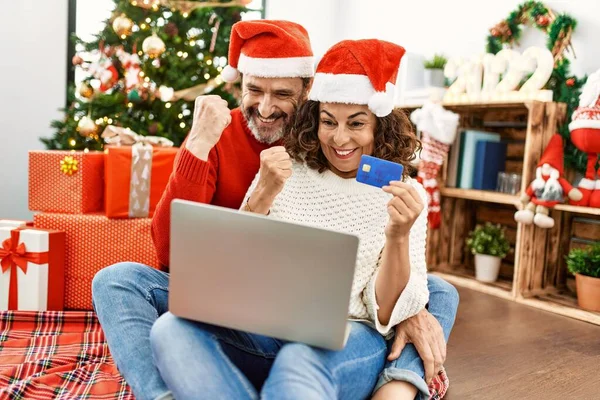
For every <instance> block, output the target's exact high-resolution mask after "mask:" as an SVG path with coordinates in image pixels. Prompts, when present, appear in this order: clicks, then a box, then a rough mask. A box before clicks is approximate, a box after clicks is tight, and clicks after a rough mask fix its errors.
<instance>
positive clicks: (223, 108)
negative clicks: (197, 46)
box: [92, 20, 458, 399]
mask: <svg viewBox="0 0 600 400" xmlns="http://www.w3.org/2000/svg"><path fill="white" fill-rule="evenodd" d="M229 63H230V66H229V67H227V68H226V69H225V71H224V74H223V75H224V79H226V80H233V79H236V78H237V75H238V71H237V70H235V69H234V68H233V67H237V69H238V70H239V71H240V72H241V73H242V74H243V77H242V104H241V107H240V108H238V109H235V110H233V111H230V110H229V109H228V108H227V103H226V102H225V101H224V100H222V99H220V98H219V97H217V96H201V97H199V98H197V99H196V104H195V109H194V122H193V126H192V129H191V131H190V134H189V135H188V137H187V139H186V141H185V143H184V144H183V145H182V147H181V149H180V151H179V154H178V156H177V159H176V161H175V167H174V171H173V174H172V175H171V178H170V181H169V184H168V185H167V188H166V190H165V192H164V194H163V197H162V199H161V201H160V203H159V204H158V206H157V209H156V212H155V214H154V218H153V221H152V236H153V239H154V242H155V245H156V249H157V253H158V257H159V261H160V263H161V265H162V266H163V267H164V269H165V271H168V263H169V231H170V203H171V201H172V200H173V199H175V198H179V199H186V200H192V201H197V202H202V203H208V204H214V205H218V206H223V207H229V208H235V209H238V208H239V207H240V205H241V204H242V201H243V200H244V199H243V197H244V195H245V193H246V190H247V189H248V187H249V186H250V183H251V182H252V180H253V178H254V176H255V175H256V173H257V172H258V170H259V168H260V167H261V165H264V166H266V165H270V164H272V163H276V162H277V161H278V160H277V157H278V154H279V153H278V152H277V151H274V150H275V149H274V145H276V144H278V142H279V141H280V139H282V137H283V136H284V134H285V133H286V132H287V130H288V129H289V126H290V125H291V123H292V121H293V118H294V117H295V114H296V110H297V108H298V106H299V105H300V104H301V103H302V102H304V101H305V100H306V98H307V93H308V89H309V88H310V85H311V78H312V76H313V73H314V61H313V55H312V50H311V47H310V42H309V38H308V34H307V32H306V30H305V29H304V28H303V27H301V26H300V25H298V24H295V23H292V22H287V21H267V20H263V21H249V22H239V23H237V24H235V25H234V27H233V29H232V35H231V42H230V50H229ZM263 189H264V190H265V192H268V190H269V187H268V185H266V186H265V187H264V188H263ZM190 251H193V249H190ZM199 257H201V255H199ZM199 268H201V266H199ZM168 279H169V275H168V273H167V272H164V271H157V270H154V269H151V268H148V267H147V266H144V265H140V264H136V263H121V264H117V265H115V266H111V267H109V268H106V269H104V270H102V271H100V272H99V273H98V274H97V275H96V277H95V278H94V282H93V286H92V291H93V299H94V306H95V309H96V312H97V314H98V318H99V320H100V322H101V324H102V327H103V328H104V331H105V334H106V338H107V341H108V344H109V346H110V349H111V352H112V354H113V357H114V359H115V362H116V363H117V366H118V367H119V370H120V371H121V373H122V374H123V376H124V377H125V379H126V380H127V382H128V383H129V384H130V386H131V387H132V389H133V392H134V394H135V395H136V397H137V398H139V399H167V398H171V395H170V393H169V391H168V388H167V387H166V385H165V383H164V381H163V380H162V378H161V376H160V372H159V371H158V369H157V368H156V366H155V365H154V363H153V362H152V350H151V346H150V340H149V338H150V330H151V328H152V325H153V324H154V322H155V321H156V319H157V318H158V317H159V316H160V315H162V314H163V313H165V312H166V311H168ZM436 282H437V287H433V288H432V285H431V283H432V281H431V280H430V292H431V296H430V303H431V305H434V304H436V303H443V304H444V307H441V308H440V309H443V310H444V313H443V314H444V315H443V318H446V319H447V320H449V321H450V320H451V321H450V323H449V327H450V328H451V325H452V323H453V321H454V313H455V312H456V306H457V302H458V299H457V297H456V292H455V290H454V289H453V288H452V286H450V285H448V284H445V286H444V284H443V283H440V280H438V281H436ZM453 290H454V292H452V291H453ZM436 293H439V294H440V296H437V295H436ZM447 310H453V311H451V312H446V311H447ZM445 325H448V324H445ZM448 330H449V329H448ZM173 340H177V338H173ZM411 341H412V342H413V343H415V345H416V347H417V348H418V349H419V353H420V354H421V358H423V360H425V369H426V371H427V372H426V375H427V378H428V380H431V378H433V376H434V374H435V373H436V372H437V371H438V370H439V369H440V368H441V365H442V363H443V361H444V359H445V341H444V335H443V334H442V329H441V327H440V324H439V323H438V322H437V321H436V319H435V318H434V317H433V316H432V315H431V314H430V313H429V312H427V311H423V312H421V313H420V314H418V315H417V316H415V317H413V318H411V319H410V320H407V321H405V322H404V323H402V324H401V325H399V327H398V329H397V340H396V342H395V344H394V348H393V353H394V354H396V358H397V355H398V354H399V353H400V350H401V349H402V347H403V346H404V345H405V344H406V343H408V342H411ZM222 348H223V351H224V352H225V353H226V354H227V355H228V356H229V358H230V359H231V360H232V361H233V362H234V363H235V362H236V352H239V351H240V349H237V348H235V347H234V346H232V345H229V344H227V343H222ZM271 361H272V360H268V359H265V360H264V362H256V363H253V364H252V365H245V366H244V365H238V364H236V365H238V367H239V368H240V369H241V370H242V371H244V373H246V374H247V375H248V378H249V379H250V381H252V382H253V383H254V384H256V385H258V384H260V379H261V377H264V376H266V374H267V373H268V370H269V367H270V362H271ZM404 372H406V371H404ZM413 374H414V373H413ZM405 375H406V374H403V373H401V372H398V371H395V372H394V371H393V370H390V373H389V374H387V375H386V376H390V379H394V378H395V377H396V376H405ZM390 388H393V383H392V384H387V385H384V386H383V388H382V389H380V390H379V391H378V396H384V395H385V393H386V391H387V390H389V389H390Z"/></svg>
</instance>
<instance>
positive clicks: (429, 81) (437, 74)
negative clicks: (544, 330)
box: [424, 54, 448, 88]
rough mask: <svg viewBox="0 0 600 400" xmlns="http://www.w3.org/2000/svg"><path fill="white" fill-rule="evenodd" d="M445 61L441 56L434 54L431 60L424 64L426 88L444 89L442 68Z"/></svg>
mask: <svg viewBox="0 0 600 400" xmlns="http://www.w3.org/2000/svg"><path fill="white" fill-rule="evenodd" d="M447 61H448V60H447V59H446V57H444V56H443V55H441V54H435V55H434V56H433V58H432V59H430V60H426V61H425V62H424V66H425V86H426V87H430V86H433V87H441V88H443V87H444V82H445V80H444V67H445V66H446V62H447Z"/></svg>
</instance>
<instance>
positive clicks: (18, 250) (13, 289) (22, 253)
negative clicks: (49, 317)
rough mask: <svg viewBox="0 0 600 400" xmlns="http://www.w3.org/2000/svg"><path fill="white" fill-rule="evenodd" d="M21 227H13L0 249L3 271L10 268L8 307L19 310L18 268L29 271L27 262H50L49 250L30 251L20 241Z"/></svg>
mask: <svg viewBox="0 0 600 400" xmlns="http://www.w3.org/2000/svg"><path fill="white" fill-rule="evenodd" d="M20 230H21V228H17V229H13V230H12V231H11V232H10V238H9V239H6V240H5V241H3V242H2V248H1V249H0V265H1V266H2V273H6V271H7V270H9V269H10V286H9V287H10V289H9V293H8V309H9V310H17V309H18V305H19V304H18V302H19V286H18V282H17V268H20V269H21V270H22V271H23V273H25V274H26V273H27V263H29V262H31V263H34V264H38V265H41V264H48V257H49V254H48V253H49V252H44V253H33V252H28V251H27V249H26V248H25V243H19V239H20V235H21V232H20Z"/></svg>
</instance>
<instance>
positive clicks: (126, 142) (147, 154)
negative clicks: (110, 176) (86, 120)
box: [102, 125, 173, 218]
mask: <svg viewBox="0 0 600 400" xmlns="http://www.w3.org/2000/svg"><path fill="white" fill-rule="evenodd" d="M102 138H104V141H105V142H106V143H107V144H112V145H117V146H131V181H130V184H129V217H131V218H145V217H148V215H149V214H150V179H151V177H152V153H153V150H152V149H153V147H173V142H172V141H170V140H169V139H167V138H164V137H160V136H143V135H138V134H137V133H135V132H133V131H132V130H131V129H129V128H122V127H119V126H114V125H108V126H107V127H106V128H104V131H103V132H102Z"/></svg>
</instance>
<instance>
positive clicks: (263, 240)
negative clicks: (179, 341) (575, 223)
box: [169, 200, 358, 350]
mask: <svg viewBox="0 0 600 400" xmlns="http://www.w3.org/2000/svg"><path fill="white" fill-rule="evenodd" d="M357 252H358V237H356V236H353V235H349V234H344V233H339V232H333V231H330V230H325V229H318V228H313V227H309V226H304V225H299V224H294V223H289V222H283V221H276V220H274V219H272V218H268V217H265V216H262V215H257V214H253V213H247V212H242V211H237V210H231V209H226V208H222V207H216V206H212V205H206V204H201V203H195V202H191V201H186V200H174V201H173V202H172V203H171V259H170V273H171V276H170V283H169V285H170V287H169V310H170V311H171V312H172V313H173V314H175V315H177V316H179V317H182V318H187V319H190V320H194V321H200V322H205V323H208V324H212V325H218V326H223V327H227V328H232V329H236V330H240V331H245V332H251V333H257V334H261V335H265V336H270V337H274V338H278V339H283V340H287V341H293V342H302V343H306V344H308V345H311V346H317V347H322V348H325V349H331V350H339V349H342V348H343V347H344V345H345V343H346V339H347V335H348V332H347V328H348V327H349V324H348V323H347V317H348V305H349V303H350V292H351V288H352V280H353V277H354V268H355V265H356V256H357Z"/></svg>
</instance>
